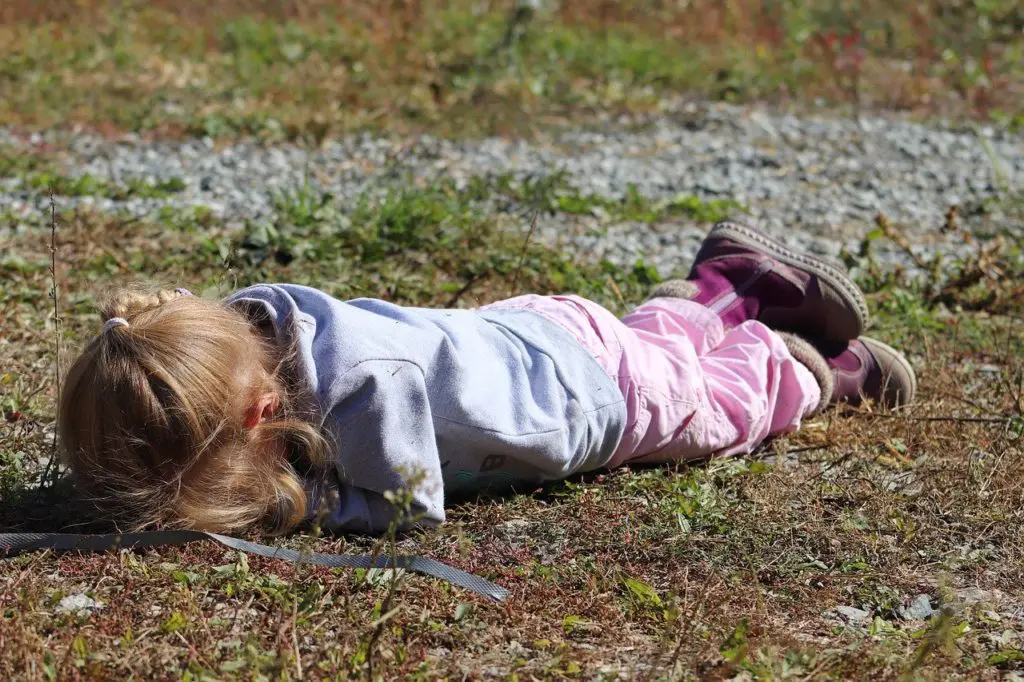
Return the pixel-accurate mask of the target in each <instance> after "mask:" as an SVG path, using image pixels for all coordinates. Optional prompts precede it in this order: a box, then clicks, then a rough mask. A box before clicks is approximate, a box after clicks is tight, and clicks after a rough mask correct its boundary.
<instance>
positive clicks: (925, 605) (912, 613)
mask: <svg viewBox="0 0 1024 682" xmlns="http://www.w3.org/2000/svg"><path fill="white" fill-rule="evenodd" d="M897 613H899V616H900V618H902V619H903V620H927V619H929V618H931V617H932V616H933V615H934V614H935V609H933V608H932V600H931V598H930V597H929V596H928V595H927V594H919V595H917V596H916V597H914V599H913V600H912V601H911V602H910V603H909V604H907V605H906V606H901V607H899V609H897Z"/></svg>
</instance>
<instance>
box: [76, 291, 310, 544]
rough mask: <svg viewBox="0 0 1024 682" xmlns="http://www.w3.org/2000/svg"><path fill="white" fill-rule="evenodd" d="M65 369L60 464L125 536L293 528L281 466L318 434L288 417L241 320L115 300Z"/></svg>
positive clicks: (221, 312)
mask: <svg viewBox="0 0 1024 682" xmlns="http://www.w3.org/2000/svg"><path fill="white" fill-rule="evenodd" d="M102 315H103V319H104V320H105V321H106V323H105V324H104V330H103V331H102V333H100V335H99V336H98V337H97V338H96V339H94V340H93V341H92V342H91V343H90V344H89V345H88V346H87V347H86V349H85V350H84V351H83V353H82V355H81V357H79V358H78V360H77V361H76V362H75V363H74V365H73V366H72V367H71V370H70V372H69V373H68V376H67V379H66V380H65V384H64V391H63V395H62V399H61V405H60V410H59V416H58V423H59V428H60V435H61V438H62V440H63V443H64V449H65V452H66V457H67V460H68V463H69V464H70V466H71V469H72V472H73V474H74V475H75V477H76V478H77V480H78V482H79V484H80V485H81V486H82V487H83V488H84V489H85V491H86V492H87V493H88V494H90V495H91V496H93V497H94V498H95V499H96V500H97V501H98V502H99V503H101V504H103V505H104V506H107V507H113V508H116V509H118V510H119V511H120V512H122V515H123V517H124V518H125V520H126V521H127V522H128V523H129V524H130V525H132V526H135V527H142V526H147V525H153V524H161V525H173V526H179V527H188V528H197V529H203V530H232V529H239V528H243V527H246V526H249V525H252V524H255V523H260V524H263V525H265V526H269V527H270V528H272V529H274V530H276V531H280V530H285V529H287V528H289V527H291V526H293V525H295V524H296V523H297V522H298V521H300V520H301V519H302V517H303V515H304V514H305V511H306V493H305V492H304V490H303V487H302V482H301V480H300V479H299V477H298V476H297V475H296V473H295V471H294V469H293V468H292V466H291V464H290V461H289V460H290V458H291V457H292V456H296V455H297V456H299V457H302V458H305V459H306V460H307V461H309V462H310V463H311V464H317V463H319V462H320V460H321V459H322V457H323V454H324V449H325V448H324V440H323V437H322V436H321V435H320V432H319V431H318V429H316V428H315V427H314V425H312V424H310V423H309V422H306V421H303V420H301V419H296V418H295V417H294V416H293V415H292V409H291V401H290V400H289V395H288V391H287V390H286V387H285V382H283V381H282V380H281V378H280V376H279V375H280V371H279V369H280V367H281V365H282V362H283V359H282V356H283V354H282V353H281V352H280V351H279V350H278V349H276V348H275V346H274V344H273V343H272V342H270V341H269V340H267V339H266V338H265V337H264V336H263V335H261V334H260V333H259V331H258V330H257V329H256V328H255V327H253V325H252V324H250V322H249V320H248V319H247V318H246V317H245V316H243V315H242V314H241V313H240V312H238V311H236V310H234V309H232V308H230V307H228V306H226V305H224V304H221V303H216V302H212V301H206V300H203V299H201V298H197V297H193V296H191V295H187V292H161V293H159V294H153V295H143V294H139V293H135V292H127V291H126V292H121V293H119V294H117V295H116V296H115V297H114V298H113V299H112V300H111V301H110V302H109V303H108V304H107V305H106V306H104V307H103V309H102Z"/></svg>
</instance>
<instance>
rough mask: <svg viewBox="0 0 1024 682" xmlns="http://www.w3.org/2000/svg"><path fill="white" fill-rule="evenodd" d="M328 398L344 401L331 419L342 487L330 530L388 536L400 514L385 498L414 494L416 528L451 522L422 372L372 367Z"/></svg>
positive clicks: (378, 363) (393, 364)
mask: <svg viewBox="0 0 1024 682" xmlns="http://www.w3.org/2000/svg"><path fill="white" fill-rule="evenodd" d="M329 395H337V396H340V398H339V399H338V400H337V402H336V403H335V404H334V405H333V407H331V408H330V412H329V414H328V416H327V424H328V425H329V426H328V428H329V429H330V430H331V431H332V432H333V433H332V435H333V437H334V442H335V445H336V447H337V450H336V462H337V469H338V476H339V478H340V480H341V490H340V493H341V494H340V499H339V503H340V505H339V508H338V509H337V510H336V511H335V512H334V513H333V514H332V515H331V517H330V518H328V519H327V520H326V522H327V524H328V525H330V526H331V529H332V530H348V531H361V532H371V533H377V532H383V531H385V530H387V528H388V526H389V525H390V523H391V521H392V520H393V519H394V518H395V515H396V513H397V510H396V509H395V508H394V507H393V506H392V505H391V504H390V503H389V502H388V501H387V500H386V499H385V498H384V493H385V492H387V491H397V490H401V489H411V491H412V499H413V508H412V514H413V515H414V518H413V519H412V520H413V521H414V522H415V523H424V524H429V525H436V524H439V523H442V522H444V518H445V515H444V488H443V483H442V478H441V464H440V458H439V456H438V450H437V442H436V439H435V435H434V424H433V419H432V418H431V413H430V405H429V403H428V401H427V393H426V386H425V382H424V376H423V372H422V370H421V369H420V368H419V366H417V365H416V364H415V363H412V362H408V361H402V360H367V361H364V362H362V363H360V364H358V365H357V366H356V367H354V368H353V369H351V370H349V371H348V372H346V373H345V375H344V376H342V377H340V378H339V379H338V380H337V382H336V385H335V386H333V387H331V389H330V390H329ZM412 481H416V483H415V484H414V485H410V483H411V482H412ZM403 525H408V523H406V522H404V521H403Z"/></svg>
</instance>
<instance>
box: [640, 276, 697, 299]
mask: <svg viewBox="0 0 1024 682" xmlns="http://www.w3.org/2000/svg"><path fill="white" fill-rule="evenodd" d="M698 293H700V289H698V288H697V285H696V284H694V283H693V282H691V281H690V280H687V279H669V280H666V281H664V282H662V283H661V284H659V285H658V286H656V287H655V288H654V290H653V291H651V294H650V295H649V296H648V297H647V300H651V299H652V298H686V299H692V298H694V297H695V296H696V295H697V294H698Z"/></svg>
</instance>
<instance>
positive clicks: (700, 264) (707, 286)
mask: <svg viewBox="0 0 1024 682" xmlns="http://www.w3.org/2000/svg"><path fill="white" fill-rule="evenodd" d="M658 296H668V297H673V298H688V299H690V300H693V301H696V302H697V303H700V304H702V305H705V306H707V307H708V308H710V309H711V310H713V311H715V312H716V313H717V314H718V316H719V317H720V318H721V320H722V322H723V323H724V324H725V326H727V327H735V326H737V325H739V324H740V323H742V322H745V321H746V320H760V321H761V322H763V323H765V324H767V325H768V326H769V327H772V328H773V329H786V330H789V331H793V332H797V333H799V334H801V335H802V336H805V337H808V338H819V339H828V340H832V341H847V340H849V339H855V338H857V337H858V336H860V335H861V334H862V333H863V332H864V328H865V326H866V324H867V321H868V308H867V303H866V302H865V301H864V295H863V294H862V293H861V292H860V289H858V288H857V285H856V284H855V283H854V282H853V280H852V279H850V277H849V276H848V275H847V274H846V272H845V271H844V270H843V269H842V268H841V267H840V266H838V265H833V264H832V263H829V262H827V261H823V260H821V259H818V258H814V257H813V256H809V255H807V254H804V253H800V252H799V251H795V250H793V249H791V248H789V247H788V246H786V245H785V244H782V243H781V242H777V241H775V240H774V239H771V238H770V237H768V236H767V235H766V234H764V233H763V232H761V231H760V230H757V229H755V228H753V227H750V226H748V225H743V224H740V223H737V222H732V221H724V222H720V223H718V224H717V225H715V227H714V228H712V230H711V232H710V233H709V234H708V236H707V238H706V239H705V240H704V243H703V244H702V245H701V248H700V251H699V252H698V253H697V257H696V259H695V260H694V262H693V267H692V268H691V270H690V275H689V276H688V277H687V278H686V279H685V280H669V281H667V282H664V283H662V284H661V285H660V286H658V287H657V288H656V289H655V290H654V291H653V292H652V293H651V298H655V297H658Z"/></svg>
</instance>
